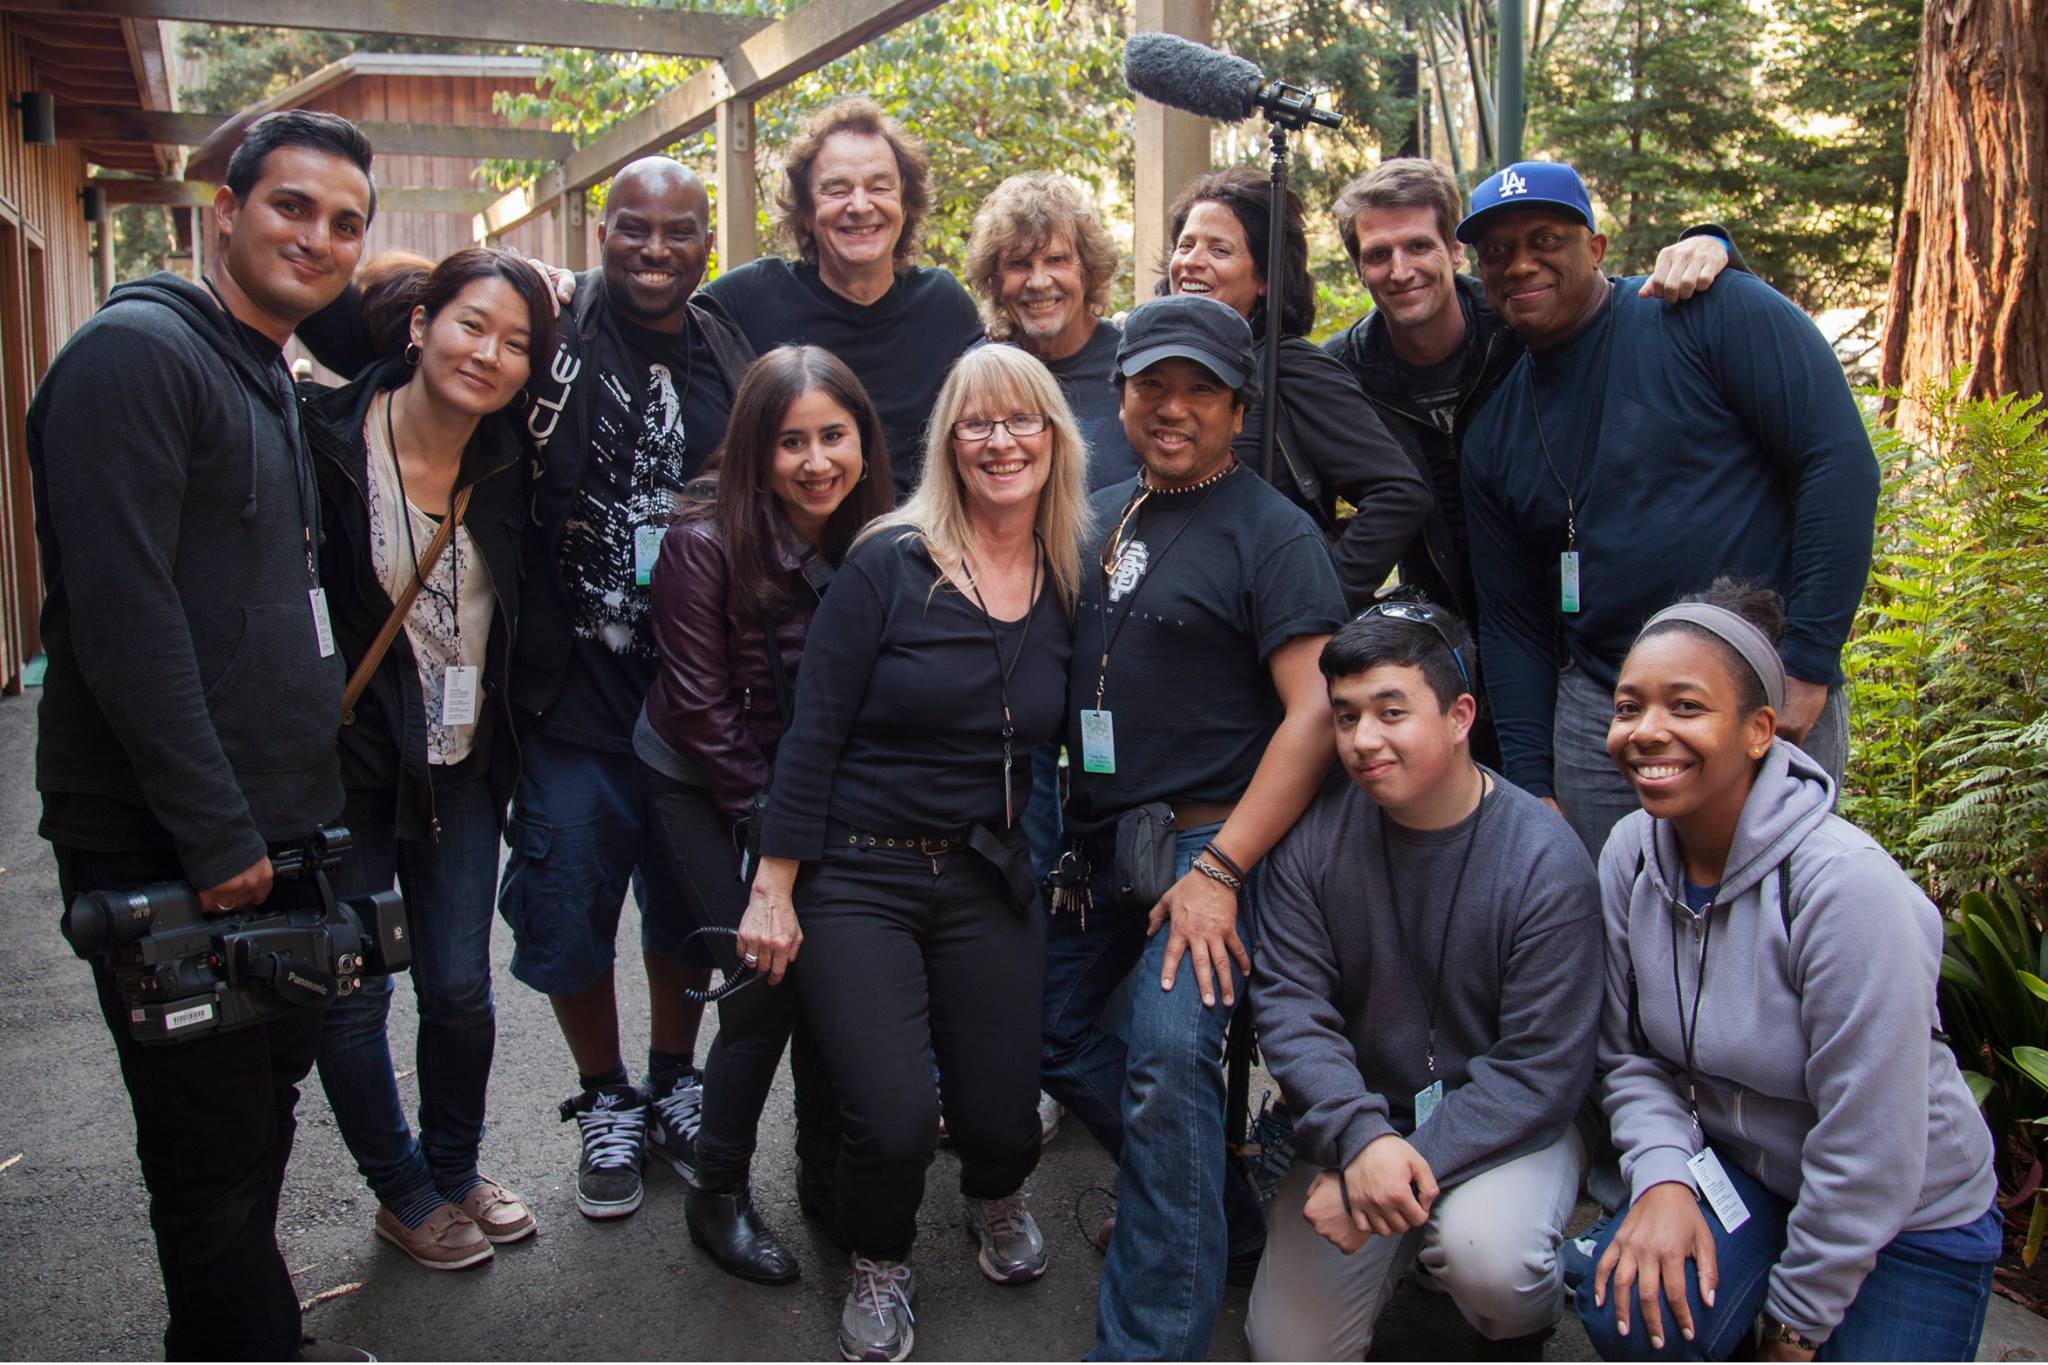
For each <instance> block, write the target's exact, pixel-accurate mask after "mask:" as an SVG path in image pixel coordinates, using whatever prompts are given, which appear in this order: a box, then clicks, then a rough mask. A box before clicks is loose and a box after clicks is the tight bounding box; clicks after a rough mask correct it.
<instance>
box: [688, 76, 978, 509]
mask: <svg viewBox="0 0 2048 1365" xmlns="http://www.w3.org/2000/svg"><path fill="white" fill-rule="evenodd" d="M930 182H931V167H930V164H929V163H928V162H927V161H926V160H925V155H924V149H923V148H922V147H921V146H920V145H919V144H918V142H917V139H916V138H914V137H912V136H911V135H910V134H909V133H907V132H905V131H904V129H903V126H902V125H901V124H899V123H897V122H896V120H894V119H892V118H890V117H888V116H887V115H885V114H884V113H883V112H882V110H881V108H880V106H878V105H877V104H876V103H875V102H874V101H873V100H870V99H865V98H862V97H860V96H849V97H848V98H846V99H842V100H838V101H835V102H834V103H832V104H830V105H827V106H826V107H825V108H823V109H820V110H819V111H818V112H816V113H815V114H813V115H811V117H810V118H809V119H808V120H806V121H805V123H804V126H803V128H802V130H801V131H800V132H799V133H798V134H797V138H796V141H795V142H793V143H791V144H790V146H789V147H788V148H787V149H785V151H784V153H783V187H782V193H781V194H780V195H779V196H778V197H777V200H776V206H775V208H776V228H777V231H778V232H779V233H780V235H781V236H782V238H783V239H784V240H785V241H786V242H787V243H788V245H789V246H790V247H791V248H792V249H793V250H794V251H795V253H796V259H795V260H793V261H792V260H788V259H785V258H783V257H780V256H763V257H761V258H760V259H759V260H754V261H749V262H747V264H745V265H743V266H741V267H739V268H738V269H737V270H729V271H727V272H725V273H724V274H722V275H720V276H719V277H718V278H717V279H715V280H713V281H712V282H711V283H710V284H708V285H706V286H705V288H704V294H703V297H704V299H705V301H706V302H708V303H710V304H711V305H713V306H714V307H716V308H718V309H719V310H721V311H723V312H724V314H725V315H726V316H727V317H728V318H730V319H731V320H732V321H733V323H734V325H736V326H737V327H738V328H739V329H740V331H742V332H743V333H745V334H746V338H747V340H748V342H750V343H751V344H752V345H753V348H754V349H755V350H756V351H757V352H765V351H768V350H770V349H772V348H774V347H776V346H784V345H789V344H792V343H803V344H807V345H811V346H823V347H824V348H825V349H826V350H828V351H830V352H832V354H834V355H836V356H838V357H839V358H840V359H841V360H843V361H845V362H846V364H847V366H848V367H849V368H851V369H852V371H853V372H854V374H855V375H857V376H858V377H859V379H860V382H861V386H862V387H863V388H865V389H866V390H867V391H868V396H869V397H870V398H872V399H874V401H875V408H876V410H877V411H879V412H880V413H881V414H882V426H883V429H884V430H885V431H886V432H887V433H888V436H889V464H890V467H891V468H892V469H894V471H895V474H896V498H897V501H899V502H901V501H902V500H903V499H904V498H905V497H907V496H908V495H909V493H910V490H911V488H912V487H913V486H914V485H915V484H916V483H917V476H918V472H919V471H920V470H922V469H923V468H924V424H925V418H926V417H927V416H928V415H929V414H930V412H931V410H932V404H933V403H934V402H936V401H937V399H938V396H939V385H941V384H943V383H944V382H945V380H946V372H947V370H949V369H950V368H952V364H953V362H954V361H955V360H957V359H958V358H959V356H960V353H961V352H962V351H965V350H966V349H967V348H968V347H969V346H972V345H973V344H974V343H975V342H976V341H977V340H979V339H980V337H981V320H980V319H979V318H978V317H976V316H975V311H974V300H972V299H970V298H968V297H967V291H966V290H964V289H962V288H961V287H960V282H959V281H958V280H956V279H954V278H953V277H952V275H950V274H949V273H947V272H946V271H944V270H941V269H939V268H938V267H936V266H921V265H914V264H912V262H913V261H915V260H916V259H917V250H918V238H919V233H920V231H921V230H922V228H923V226H924V218H925V214H926V213H927V212H928V211H929V210H930V208H931V183H930Z"/></svg>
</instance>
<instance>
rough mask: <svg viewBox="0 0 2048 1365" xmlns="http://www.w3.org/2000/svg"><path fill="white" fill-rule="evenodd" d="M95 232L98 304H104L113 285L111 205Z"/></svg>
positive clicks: (112, 216)
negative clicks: (97, 261) (97, 254)
mask: <svg viewBox="0 0 2048 1365" xmlns="http://www.w3.org/2000/svg"><path fill="white" fill-rule="evenodd" d="M95 232H96V233H97V235H98V239H99V268H100V279H99V285H100V302H101V303H105V302H106V301H107V295H108V294H110V293H112V292H113V289H114V285H115V279H114V209H113V206H112V205H108V206H107V216H106V217H104V218H102V219H100V221H99V222H98V223H97V224H95Z"/></svg>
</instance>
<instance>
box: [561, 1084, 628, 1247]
mask: <svg viewBox="0 0 2048 1365" xmlns="http://www.w3.org/2000/svg"><path fill="white" fill-rule="evenodd" d="M561 1112H562V1121H563V1122H564V1123H566V1122H568V1121H569V1120H570V1119H574V1120H576V1127H577V1128H578V1129H579V1130H580V1131H581V1133H582V1135H583V1156H582V1159H581V1160H579V1161H578V1162H577V1163H576V1207H577V1208H579V1209H581V1210H582V1211H583V1215H584V1217H586V1218H624V1217H625V1216H626V1215H627V1214H629V1213H631V1212H632V1211H633V1210H635V1209H637V1208H639V1207H640V1195H641V1182H640V1164H641V1162H642V1161H644V1160H645V1159H646V1144H647V1102H646V1097H645V1096H643V1095H642V1094H641V1093H640V1092H639V1090H637V1089H636V1088H634V1087H633V1086H630V1085H602V1086H599V1087H598V1088H597V1089H595V1090H586V1091H584V1092H583V1093H582V1094H580V1095H578V1096H576V1097H575V1098H574V1099H567V1100H563V1101H562V1111H561Z"/></svg>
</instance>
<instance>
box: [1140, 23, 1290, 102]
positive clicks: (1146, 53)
mask: <svg viewBox="0 0 2048 1365" xmlns="http://www.w3.org/2000/svg"><path fill="white" fill-rule="evenodd" d="M1260 80H1261V77H1260V75H1259V69H1258V68H1257V67H1256V66H1253V65H1252V64H1251V63H1250V62H1248V61H1246V60H1245V59H1244V58H1242V57H1233V56H1231V55H1230V54H1229V53H1228V52H1218V51H1217V50H1216V49H1215V48H1213V47H1204V46H1202V45H1201V44H1200V43H1191V42H1189V41H1188V40H1187V39H1185V38H1176V37H1174V36H1173V35H1172V34H1170V33H1135V34H1132V35H1131V37H1130V38H1129V39H1128V40H1126V41H1125V43H1124V84H1125V85H1126V86H1128V87H1130V89H1131V91H1132V93H1134V94H1139V95H1143V96H1145V98H1147V99H1150V100H1157V101H1158V102H1159V103H1161V104H1164V105H1169V106H1171V107H1173V108H1175V109H1185V110H1186V111H1187V112H1188V113H1190V114H1200V115H1201V116H1202V117H1203V118H1212V119H1218V120H1220V121H1222V122H1225V123H1236V122H1238V121H1240V120H1243V119H1247V118H1250V117H1251V114H1252V96H1253V95H1254V94H1255V93H1257V91H1258V88H1259V84H1260Z"/></svg>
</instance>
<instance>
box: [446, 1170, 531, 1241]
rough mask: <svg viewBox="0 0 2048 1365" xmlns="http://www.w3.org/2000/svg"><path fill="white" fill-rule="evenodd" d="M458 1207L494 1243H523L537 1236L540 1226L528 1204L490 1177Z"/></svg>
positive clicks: (486, 1177) (463, 1198)
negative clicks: (536, 1230)
mask: <svg viewBox="0 0 2048 1365" xmlns="http://www.w3.org/2000/svg"><path fill="white" fill-rule="evenodd" d="M455 1207H457V1208H459V1209H461V1210H462V1211H463V1212H464V1213H466V1214H468V1215H469V1221H470V1222H472V1223H475V1224H476V1226H477V1230H478V1231H479V1232H481V1233H483V1235H484V1236H485V1237H486V1238H487V1239H488V1240H490V1241H491V1242H492V1243H494V1244H502V1243H505V1242H517V1241H522V1240H524V1239H525V1238H528V1237H531V1236H533V1233H534V1229H535V1228H536V1227H538V1226H539V1224H537V1223H535V1222H534V1219H533V1211H532V1210H530V1209H528V1208H527V1207H526V1202H525V1201H524V1200H522V1199H521V1198H520V1197H519V1196H518V1195H516V1194H514V1193H512V1191H510V1190H508V1189H506V1188H505V1187H504V1186H503V1185H500V1184H499V1183H498V1182H497V1181H495V1180H493V1179H491V1178H490V1177H489V1176H485V1177H483V1183H482V1184H481V1185H478V1186H477V1187H476V1188H475V1189H473V1190H471V1191H470V1192H469V1193H468V1194H466V1195H464V1196H463V1197H462V1199H461V1200H460V1202H458V1203H457V1204H456V1206H455Z"/></svg>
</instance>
